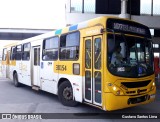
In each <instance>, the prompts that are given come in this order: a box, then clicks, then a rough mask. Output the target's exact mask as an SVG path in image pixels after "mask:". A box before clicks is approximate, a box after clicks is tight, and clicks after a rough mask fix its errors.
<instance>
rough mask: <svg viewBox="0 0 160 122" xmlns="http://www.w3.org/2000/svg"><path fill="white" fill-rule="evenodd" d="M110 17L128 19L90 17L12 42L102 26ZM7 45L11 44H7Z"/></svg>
mask: <svg viewBox="0 0 160 122" xmlns="http://www.w3.org/2000/svg"><path fill="white" fill-rule="evenodd" d="M111 18H113V19H120V20H128V19H124V18H118V17H114V16H101V17H97V18H94V19H90V20H87V21H84V22H81V23H78V24H75V25H71V26H67V27H64V28H63V29H58V30H55V31H51V32H48V33H45V34H41V35H38V36H35V37H31V38H28V39H24V40H22V41H20V42H19V43H14V44H21V43H27V42H31V41H36V40H40V39H45V38H50V37H53V36H56V35H60V34H65V33H68V32H72V31H76V30H80V29H83V28H87V27H92V26H95V25H102V26H104V25H106V20H107V19H111ZM129 21H131V20H129ZM132 22H135V21H132ZM135 23H137V22H135ZM142 26H144V25H142ZM14 44H13V45H14ZM7 46H12V44H11V45H7ZM5 47H6V46H5Z"/></svg>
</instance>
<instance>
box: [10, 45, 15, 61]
mask: <svg viewBox="0 0 160 122" xmlns="http://www.w3.org/2000/svg"><path fill="white" fill-rule="evenodd" d="M15 55H16V48H15V47H11V54H10V60H15Z"/></svg>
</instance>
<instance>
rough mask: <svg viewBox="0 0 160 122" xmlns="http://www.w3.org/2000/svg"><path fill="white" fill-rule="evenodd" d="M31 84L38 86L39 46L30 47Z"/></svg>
mask: <svg viewBox="0 0 160 122" xmlns="http://www.w3.org/2000/svg"><path fill="white" fill-rule="evenodd" d="M32 85H33V86H40V46H36V47H32Z"/></svg>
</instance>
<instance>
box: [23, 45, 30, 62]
mask: <svg viewBox="0 0 160 122" xmlns="http://www.w3.org/2000/svg"><path fill="white" fill-rule="evenodd" d="M30 48H31V44H30V43H26V44H23V51H22V60H30Z"/></svg>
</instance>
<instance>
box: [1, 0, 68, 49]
mask: <svg viewBox="0 0 160 122" xmlns="http://www.w3.org/2000/svg"><path fill="white" fill-rule="evenodd" d="M65 26H66V23H65V0H0V28H29V29H59V28H62V27H65ZM8 43H10V41H9V40H5V41H4V40H0V50H1V49H2V47H3V46H4V45H6V44H8Z"/></svg>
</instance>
